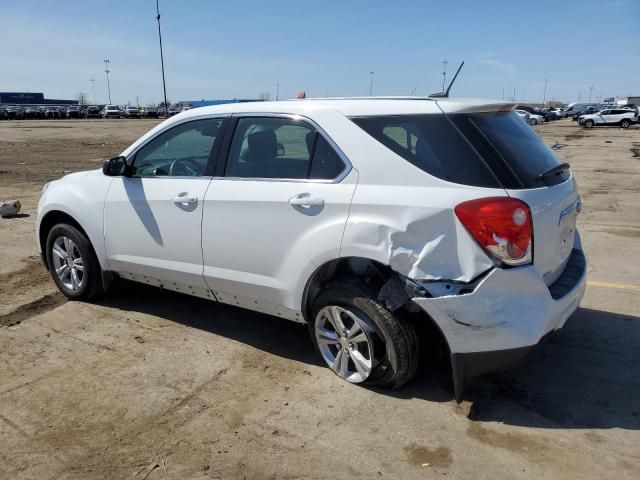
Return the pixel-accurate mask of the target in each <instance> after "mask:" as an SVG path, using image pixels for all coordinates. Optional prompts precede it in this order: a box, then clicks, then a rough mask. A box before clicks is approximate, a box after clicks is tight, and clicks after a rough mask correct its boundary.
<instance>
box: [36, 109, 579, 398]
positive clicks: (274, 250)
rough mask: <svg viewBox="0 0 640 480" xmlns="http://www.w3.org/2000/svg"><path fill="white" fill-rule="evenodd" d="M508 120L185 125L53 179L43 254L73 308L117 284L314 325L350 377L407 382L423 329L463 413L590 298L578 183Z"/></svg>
mask: <svg viewBox="0 0 640 480" xmlns="http://www.w3.org/2000/svg"><path fill="white" fill-rule="evenodd" d="M513 108H514V106H513V105H512V104H505V103H504V102H497V101H483V100H454V99H437V100H436V99H430V98H423V99H416V98H415V97H412V98H410V99H409V98H366V99H318V100H294V101H280V102H257V103H240V104H229V105H220V106H212V107H203V108H198V109H194V110H190V111H187V112H183V113H181V114H179V115H176V116H175V117H172V118H170V119H168V120H166V121H164V122H163V123H161V124H160V125H158V126H157V127H155V128H154V129H153V130H151V131H150V132H148V133H147V134H145V135H144V136H143V137H142V138H140V139H139V140H138V141H136V142H135V143H134V144H133V145H131V146H130V147H129V148H127V149H126V150H125V151H124V152H122V154H121V155H120V156H118V157H115V158H112V159H111V160H108V161H106V162H105V164H104V166H103V168H102V169H101V170H96V171H89V172H78V173H73V174H70V175H67V176H65V177H63V178H62V179H60V180H57V181H53V182H51V183H48V184H47V185H45V186H44V188H43V193H42V198H41V199H40V202H39V205H38V217H37V241H38V242H37V243H38V248H39V249H40V251H41V253H42V256H43V259H44V261H45V265H46V267H47V268H48V269H49V270H50V272H51V275H52V277H53V280H54V281H55V283H56V284H57V286H58V288H59V289H60V290H61V291H62V293H64V294H65V295H66V296H67V297H69V298H71V299H74V298H79V299H90V298H93V297H94V296H96V295H97V294H99V293H101V292H104V291H109V290H110V289H111V287H112V285H113V283H114V282H115V281H116V280H117V279H118V278H119V277H122V278H125V279H129V280H133V281H136V282H141V283H147V284H151V285H155V286H159V287H161V288H164V289H169V290H174V291H178V292H183V293H186V294H189V295H195V296H198V297H203V298H207V299H210V300H213V301H217V302H222V303H226V304H230V305H237V306H240V307H244V308H249V309H252V310H256V311H260V312H264V313H268V314H271V315H275V316H279V317H283V318H287V319H290V320H293V321H295V322H300V323H305V324H308V325H309V328H310V331H311V334H312V335H311V336H312V339H313V342H314V343H315V345H316V347H317V349H318V351H319V352H320V354H321V356H322V358H323V359H324V361H325V362H326V363H327V365H328V366H329V367H330V368H331V369H332V370H333V371H334V372H335V373H336V374H337V375H338V376H340V377H342V378H343V379H345V380H347V381H349V382H353V383H361V382H363V383H366V384H369V385H378V386H382V387H388V388H397V387H400V386H402V385H403V384H404V383H406V382H407V381H409V380H410V379H411V378H412V377H413V376H414V374H415V372H416V369H417V368H418V350H419V343H420V339H419V338H418V336H417V334H416V327H417V326H418V324H419V323H423V322H424V323H425V324H427V325H431V326H433V327H435V328H433V330H432V331H433V332H434V334H441V335H442V336H443V337H444V340H445V341H446V343H447V345H448V347H449V350H450V353H451V362H452V366H453V375H454V385H455V389H456V398H457V400H458V401H459V400H460V399H461V395H462V389H463V385H464V382H465V380H466V379H468V378H471V377H473V376H476V375H478V374H481V373H484V372H488V371H491V370H494V369H496V368H499V367H504V366H507V365H510V364H512V363H513V362H515V361H517V360H519V359H521V358H522V357H523V356H525V355H526V354H527V353H528V352H529V351H530V350H531V349H533V348H534V347H535V346H536V345H537V344H538V343H539V342H541V341H542V340H544V339H545V338H547V337H548V336H549V335H551V334H552V333H553V332H555V331H556V330H558V329H560V328H561V327H562V326H563V325H564V324H565V322H566V320H567V318H568V317H569V316H570V315H571V314H572V313H573V312H574V311H575V309H576V308H577V307H578V304H579V302H580V300H581V298H582V296H583V293H584V289H585V275H586V261H585V256H584V253H583V250H582V247H581V243H580V237H579V235H578V233H577V231H576V216H577V214H578V212H579V211H580V198H579V196H578V191H577V189H576V183H575V181H574V179H573V176H572V174H571V171H570V169H569V166H568V165H567V164H561V163H560V162H559V160H558V158H557V157H556V156H555V154H554V153H553V152H552V151H551V150H550V149H549V148H548V147H547V146H545V144H544V143H543V142H542V141H541V139H540V138H539V137H538V135H537V134H536V133H535V132H534V131H533V130H531V128H529V127H528V126H527V125H526V124H525V123H524V122H523V121H522V120H521V119H520V118H519V117H518V116H517V115H516V114H515V113H513V111H512V109H513ZM443 112H444V113H443ZM212 308H215V307H212Z"/></svg>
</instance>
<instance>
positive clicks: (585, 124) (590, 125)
mask: <svg viewBox="0 0 640 480" xmlns="http://www.w3.org/2000/svg"><path fill="white" fill-rule="evenodd" d="M584 126H585V127H586V128H592V127H593V120H585V122H584Z"/></svg>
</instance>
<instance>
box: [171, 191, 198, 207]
mask: <svg viewBox="0 0 640 480" xmlns="http://www.w3.org/2000/svg"><path fill="white" fill-rule="evenodd" d="M173 203H179V204H181V205H192V204H194V203H198V197H192V196H191V195H189V194H188V193H179V194H177V195H176V196H175V197H173Z"/></svg>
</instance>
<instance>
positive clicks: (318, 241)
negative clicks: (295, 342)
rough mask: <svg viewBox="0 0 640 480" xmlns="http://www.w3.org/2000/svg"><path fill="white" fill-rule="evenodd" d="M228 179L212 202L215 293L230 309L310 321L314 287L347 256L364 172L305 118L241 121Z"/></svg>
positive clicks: (207, 254)
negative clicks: (305, 305)
mask: <svg viewBox="0 0 640 480" xmlns="http://www.w3.org/2000/svg"><path fill="white" fill-rule="evenodd" d="M230 128H231V127H230ZM221 174H222V175H223V177H216V178H214V179H213V181H212V182H211V186H210V187H209V189H208V191H207V195H206V197H205V205H204V219H203V258H204V276H205V279H206V281H207V284H208V285H209V287H210V288H211V289H212V290H213V291H214V292H215V294H216V297H217V298H218V300H220V301H222V302H225V303H230V304H232V305H239V306H241V307H245V308H252V309H255V310H260V311H263V312H267V313H271V314H274V315H279V316H282V317H285V318H290V319H293V320H300V317H299V307H300V305H298V302H299V297H300V291H301V290H302V289H303V288H304V282H305V280H306V278H308V277H309V276H310V275H311V273H312V272H313V271H314V270H315V268H317V267H318V266H320V265H321V264H322V263H324V262H325V261H328V260H332V259H334V258H337V257H338V256H339V251H340V242H341V239H342V233H343V231H344V226H345V223H346V221H347V216H348V212H349V205H350V202H351V198H352V196H353V192H354V189H355V187H356V180H357V172H356V171H355V170H350V171H349V170H348V165H347V162H346V161H345V159H344V157H341V156H340V154H338V152H337V150H336V148H334V146H333V145H332V144H331V143H330V141H329V140H328V137H325V136H324V134H322V133H321V132H319V131H318V130H317V129H316V128H315V127H314V126H313V125H311V124H310V123H307V122H306V121H304V120H301V119H300V118H295V117H294V118H289V117H241V118H239V119H238V120H237V124H236V125H235V130H234V134H233V138H232V141H231V144H230V147H229V153H228V158H227V162H226V168H225V170H224V172H221Z"/></svg>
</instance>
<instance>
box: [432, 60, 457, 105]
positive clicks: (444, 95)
mask: <svg viewBox="0 0 640 480" xmlns="http://www.w3.org/2000/svg"><path fill="white" fill-rule="evenodd" d="M463 65H464V61H463V62H462V63H461V64H460V66H459V67H458V70H457V71H456V74H455V75H454V76H453V78H452V79H451V83H449V86H448V87H447V89H446V90H445V91H444V92H438V93H432V94H431V95H429V96H430V97H433V98H449V91H450V90H451V87H452V86H453V82H455V81H456V78H458V74H459V73H460V70H462V66H463Z"/></svg>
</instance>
